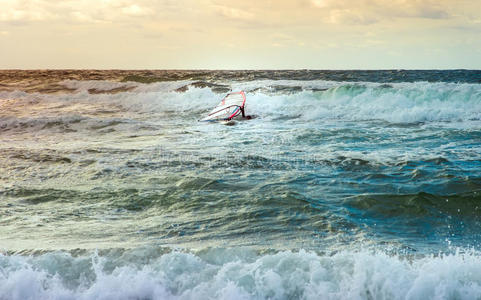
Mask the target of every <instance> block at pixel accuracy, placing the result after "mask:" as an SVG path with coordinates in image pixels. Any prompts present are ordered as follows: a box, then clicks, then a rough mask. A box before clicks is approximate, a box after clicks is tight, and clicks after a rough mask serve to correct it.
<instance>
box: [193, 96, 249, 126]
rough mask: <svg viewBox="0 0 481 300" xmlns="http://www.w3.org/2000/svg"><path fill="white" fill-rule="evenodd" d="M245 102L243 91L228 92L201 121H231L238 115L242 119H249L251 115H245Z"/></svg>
mask: <svg viewBox="0 0 481 300" xmlns="http://www.w3.org/2000/svg"><path fill="white" fill-rule="evenodd" d="M245 102H246V96H245V93H244V92H243V91H240V92H233V93H229V94H227V95H226V96H225V97H224V99H222V101H221V102H220V103H219V104H218V105H217V106H216V107H214V109H213V110H212V111H211V112H210V113H209V114H208V115H207V116H206V117H205V118H203V119H202V120H201V121H232V120H233V119H234V118H235V117H237V116H239V115H241V116H242V119H246V120H250V119H252V116H248V115H246V113H245Z"/></svg>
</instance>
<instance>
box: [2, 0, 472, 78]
mask: <svg viewBox="0 0 481 300" xmlns="http://www.w3.org/2000/svg"><path fill="white" fill-rule="evenodd" d="M0 68H1V69H11V68H17V69H38V68H41V69H45V68H81V69H91V68H95V69H112V68H114V69H457V68H464V69H481V0H437V1H433V0H297V1H296V0H291V1H285V0H277V1H274V0H270V1H269V0H157V1H156V0H61V1H60V0H0Z"/></svg>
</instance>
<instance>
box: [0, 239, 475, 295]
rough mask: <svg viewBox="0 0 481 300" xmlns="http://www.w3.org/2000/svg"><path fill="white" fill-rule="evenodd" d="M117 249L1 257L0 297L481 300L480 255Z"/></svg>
mask: <svg viewBox="0 0 481 300" xmlns="http://www.w3.org/2000/svg"><path fill="white" fill-rule="evenodd" d="M158 250H159V249H157V250H155V249H145V248H144V249H137V250H131V251H127V252H119V251H115V250H112V251H111V253H109V254H107V255H105V256H99V255H97V254H93V255H91V256H79V257H73V256H71V255H70V254H67V253H64V252H56V253H48V254H44V255H40V256H35V257H25V256H1V257H0V267H1V272H0V298H1V299H479V297H481V272H480V270H481V257H480V256H479V254H477V253H467V254H460V253H457V254H452V255H440V256H429V257H424V258H415V259H406V258H400V257H398V256H390V255H387V254H384V253H374V252H368V251H361V252H340V253H337V254H334V255H332V256H323V255H318V254H316V253H313V252H306V251H303V250H301V251H300V252H289V251H286V252H278V253H274V254H266V255H258V254H256V253H255V252H253V251H249V250H242V249H237V250H235V249H231V250H225V249H209V250H205V251H200V252H198V253H197V254H192V253H185V252H178V251H174V252H170V253H166V254H161V253H159V252H158Z"/></svg>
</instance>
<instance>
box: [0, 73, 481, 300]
mask: <svg viewBox="0 0 481 300" xmlns="http://www.w3.org/2000/svg"><path fill="white" fill-rule="evenodd" d="M480 81H481V72H480V71H467V70H452V71H402V70H399V71H308V70H304V71H75V70H68V71H61V70H58V71H0V150H1V151H0V169H1V170H2V171H1V172H0V216H1V218H0V224H1V226H0V247H1V249H2V250H3V255H0V299H3V298H5V299H25V298H28V297H31V298H45V299H71V298H75V299H77V298H85V299H91V298H98V299H115V298H126V299H132V298H133V299H164V298H167V299H170V298H173V299H177V298H181V299H199V298H210V297H212V298H223V299H264V298H271V299H297V298H305V299H320V298H326V299H329V298H332V299H353V298H360V299H406V298H408V299H426V298H428V299H429V298H433V299H478V298H481V271H480V270H481V255H480V254H479V250H480V246H481V245H480V242H481V231H480V228H481V209H480V206H481V194H480V193H481V171H480V170H481V84H480ZM231 90H232V91H239V90H244V91H245V92H246V96H247V102H246V103H247V109H246V110H247V113H248V114H252V115H254V116H256V118H255V119H253V120H248V121H241V120H239V121H237V122H236V124H235V125H234V126H225V125H222V124H220V123H219V124H218V123H203V122H199V121H198V120H199V119H201V118H202V117H203V116H205V114H207V113H208V112H209V111H210V109H211V108H212V107H213V106H215V105H216V104H217V103H218V102H219V101H220V99H222V97H223V96H224V95H225V94H226V93H227V92H228V91H231ZM127 282H128V283H129V286H130V287H129V288H127V287H126V286H125V285H126V283H127ZM24 287H28V288H24Z"/></svg>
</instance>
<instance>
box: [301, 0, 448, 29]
mask: <svg viewBox="0 0 481 300" xmlns="http://www.w3.org/2000/svg"><path fill="white" fill-rule="evenodd" d="M444 2H445V1H444ZM441 3H443V1H433V0H391V1H387V0H351V1H347V0H311V5H312V6H313V7H315V8H317V9H318V10H320V11H321V12H324V14H325V20H326V21H327V22H330V23H335V24H340V23H343V24H361V25H367V24H373V23H376V22H380V21H382V20H386V19H396V18H423V19H446V18H449V17H451V14H450V13H449V12H448V9H447V7H443V5H442V4H441Z"/></svg>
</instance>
